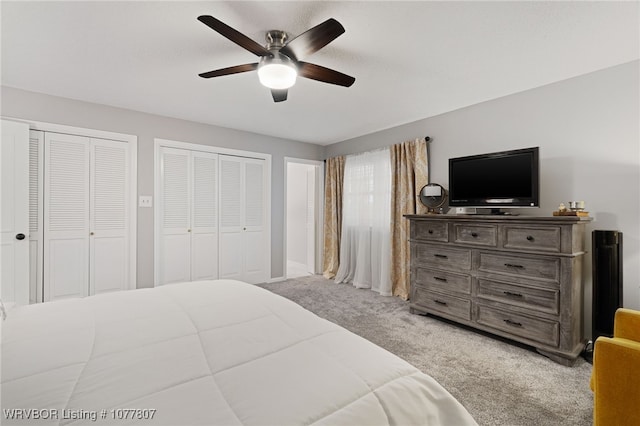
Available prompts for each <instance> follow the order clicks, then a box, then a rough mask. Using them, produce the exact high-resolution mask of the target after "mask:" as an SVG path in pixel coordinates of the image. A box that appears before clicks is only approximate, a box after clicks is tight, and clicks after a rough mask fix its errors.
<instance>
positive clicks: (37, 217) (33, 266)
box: [29, 130, 44, 303]
mask: <svg viewBox="0 0 640 426" xmlns="http://www.w3.org/2000/svg"><path fill="white" fill-rule="evenodd" d="M43 164H44V133H43V132H41V131H38V130H31V131H30V132H29V303H36V302H42V262H43V260H42V255H43V248H42V247H43V241H42V238H43V223H42V219H43V201H44V200H43V199H42V193H43V191H42V185H43V182H42V177H43V176H42V174H43V171H44V168H43Z"/></svg>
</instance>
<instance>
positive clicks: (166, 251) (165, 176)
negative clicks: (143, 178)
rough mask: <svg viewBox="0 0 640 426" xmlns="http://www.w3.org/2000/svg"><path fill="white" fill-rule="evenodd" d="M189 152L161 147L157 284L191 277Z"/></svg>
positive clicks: (186, 279) (189, 279)
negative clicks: (159, 236)
mask: <svg viewBox="0 0 640 426" xmlns="http://www.w3.org/2000/svg"><path fill="white" fill-rule="evenodd" d="M190 158H191V153H190V151H188V150H184V149H175V148H164V147H163V148H162V151H161V176H160V179H161V188H160V197H161V200H160V202H161V203H162V204H161V205H162V210H161V212H162V214H161V218H160V223H161V229H162V232H161V238H162V241H161V242H160V262H161V263H160V268H159V273H160V277H159V280H158V282H159V283H160V284H169V283H175V282H183V281H191V255H190V253H191V238H190V231H191V229H190V226H191V225H190V217H191V202H190V199H191V195H190V194H191V187H190V186H191V185H190V176H191V167H190V163H191V161H190Z"/></svg>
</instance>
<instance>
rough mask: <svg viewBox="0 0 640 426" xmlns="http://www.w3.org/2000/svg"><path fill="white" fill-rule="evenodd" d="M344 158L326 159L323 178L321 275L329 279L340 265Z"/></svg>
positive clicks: (334, 274)
mask: <svg viewBox="0 0 640 426" xmlns="http://www.w3.org/2000/svg"><path fill="white" fill-rule="evenodd" d="M344 160H345V158H344V157H333V158H328V159H327V162H326V167H325V170H326V171H325V178H324V191H325V195H324V199H325V201H324V244H323V260H322V275H323V276H324V277H325V278H327V279H331V278H333V277H335V276H336V272H338V266H339V265H340V236H341V231H342V187H343V181H344Z"/></svg>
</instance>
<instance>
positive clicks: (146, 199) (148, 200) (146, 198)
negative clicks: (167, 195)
mask: <svg viewBox="0 0 640 426" xmlns="http://www.w3.org/2000/svg"><path fill="white" fill-rule="evenodd" d="M138 207H153V197H152V196H151V195H141V196H140V197H138Z"/></svg>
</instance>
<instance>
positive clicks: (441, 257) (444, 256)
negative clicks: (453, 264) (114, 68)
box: [434, 254, 449, 259]
mask: <svg viewBox="0 0 640 426" xmlns="http://www.w3.org/2000/svg"><path fill="white" fill-rule="evenodd" d="M434 256H435V257H439V258H440V259H448V258H449V256H447V255H446V254H434Z"/></svg>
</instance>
